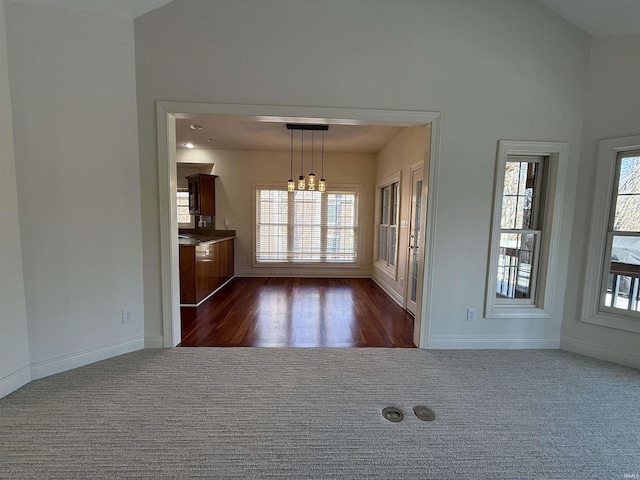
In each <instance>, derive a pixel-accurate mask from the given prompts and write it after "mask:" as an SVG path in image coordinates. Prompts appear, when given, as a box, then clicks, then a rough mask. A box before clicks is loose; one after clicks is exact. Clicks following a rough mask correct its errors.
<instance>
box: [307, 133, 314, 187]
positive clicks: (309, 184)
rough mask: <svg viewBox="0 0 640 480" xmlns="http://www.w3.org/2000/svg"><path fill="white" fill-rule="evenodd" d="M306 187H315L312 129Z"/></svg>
mask: <svg viewBox="0 0 640 480" xmlns="http://www.w3.org/2000/svg"><path fill="white" fill-rule="evenodd" d="M307 189H308V190H315V189H316V174H315V173H313V130H311V173H309V176H308V177H307Z"/></svg>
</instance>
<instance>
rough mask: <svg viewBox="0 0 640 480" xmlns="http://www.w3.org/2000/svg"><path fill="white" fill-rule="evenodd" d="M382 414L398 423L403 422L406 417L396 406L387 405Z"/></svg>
mask: <svg viewBox="0 0 640 480" xmlns="http://www.w3.org/2000/svg"><path fill="white" fill-rule="evenodd" d="M382 416H383V417H384V418H386V419H387V420H389V421H390V422H394V423H398V422H401V421H402V419H403V418H404V415H403V413H402V412H401V411H400V409H399V408H396V407H386V408H383V409H382Z"/></svg>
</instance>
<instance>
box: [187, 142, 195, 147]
mask: <svg viewBox="0 0 640 480" xmlns="http://www.w3.org/2000/svg"><path fill="white" fill-rule="evenodd" d="M184 146H185V147H187V148H195V145H194V144H193V143H185V144H184Z"/></svg>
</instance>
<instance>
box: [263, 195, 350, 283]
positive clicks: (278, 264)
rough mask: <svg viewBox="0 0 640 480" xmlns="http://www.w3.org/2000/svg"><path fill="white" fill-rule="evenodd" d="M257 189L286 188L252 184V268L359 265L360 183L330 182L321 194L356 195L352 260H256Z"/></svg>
mask: <svg viewBox="0 0 640 480" xmlns="http://www.w3.org/2000/svg"><path fill="white" fill-rule="evenodd" d="M259 189H263V190H284V191H286V190H287V186H286V184H285V185H284V186H283V185H282V184H281V183H254V184H252V197H253V200H252V205H253V208H252V209H251V210H252V211H253V214H252V221H251V231H252V232H251V233H252V255H251V266H252V267H254V268H292V269H297V268H305V269H306V268H310V267H311V268H319V269H325V268H330V269H337V270H341V269H345V270H350V269H354V268H360V267H361V261H362V251H363V250H362V249H363V243H362V237H363V235H362V227H361V222H362V204H363V201H362V190H363V186H362V184H353V183H339V184H337V183H332V184H331V185H327V190H326V192H325V193H323V195H326V194H327V193H354V194H355V195H356V203H357V205H356V215H357V217H356V218H357V219H358V223H357V225H356V227H355V232H356V241H355V244H356V258H355V261H353V262H348V263H347V262H298V261H296V262H258V261H257V259H256V256H257V255H256V252H257V241H258V240H257V234H258V232H257V228H256V226H257V221H258V219H257V212H256V201H257V192H258V190H259ZM321 229H322V230H326V226H323V227H321Z"/></svg>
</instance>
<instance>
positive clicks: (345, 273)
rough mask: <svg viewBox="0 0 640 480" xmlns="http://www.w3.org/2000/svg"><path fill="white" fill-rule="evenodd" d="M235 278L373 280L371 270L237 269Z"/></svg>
mask: <svg viewBox="0 0 640 480" xmlns="http://www.w3.org/2000/svg"><path fill="white" fill-rule="evenodd" d="M234 277H237V278H251V277H256V278H265V277H275V278H371V271H369V270H354V271H351V270H349V269H346V268H345V269H341V270H329V269H322V268H316V269H314V268H308V269H305V270H300V271H298V272H296V271H291V270H284V268H282V269H277V268H270V269H267V268H255V269H237V270H236V271H235V273H234Z"/></svg>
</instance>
